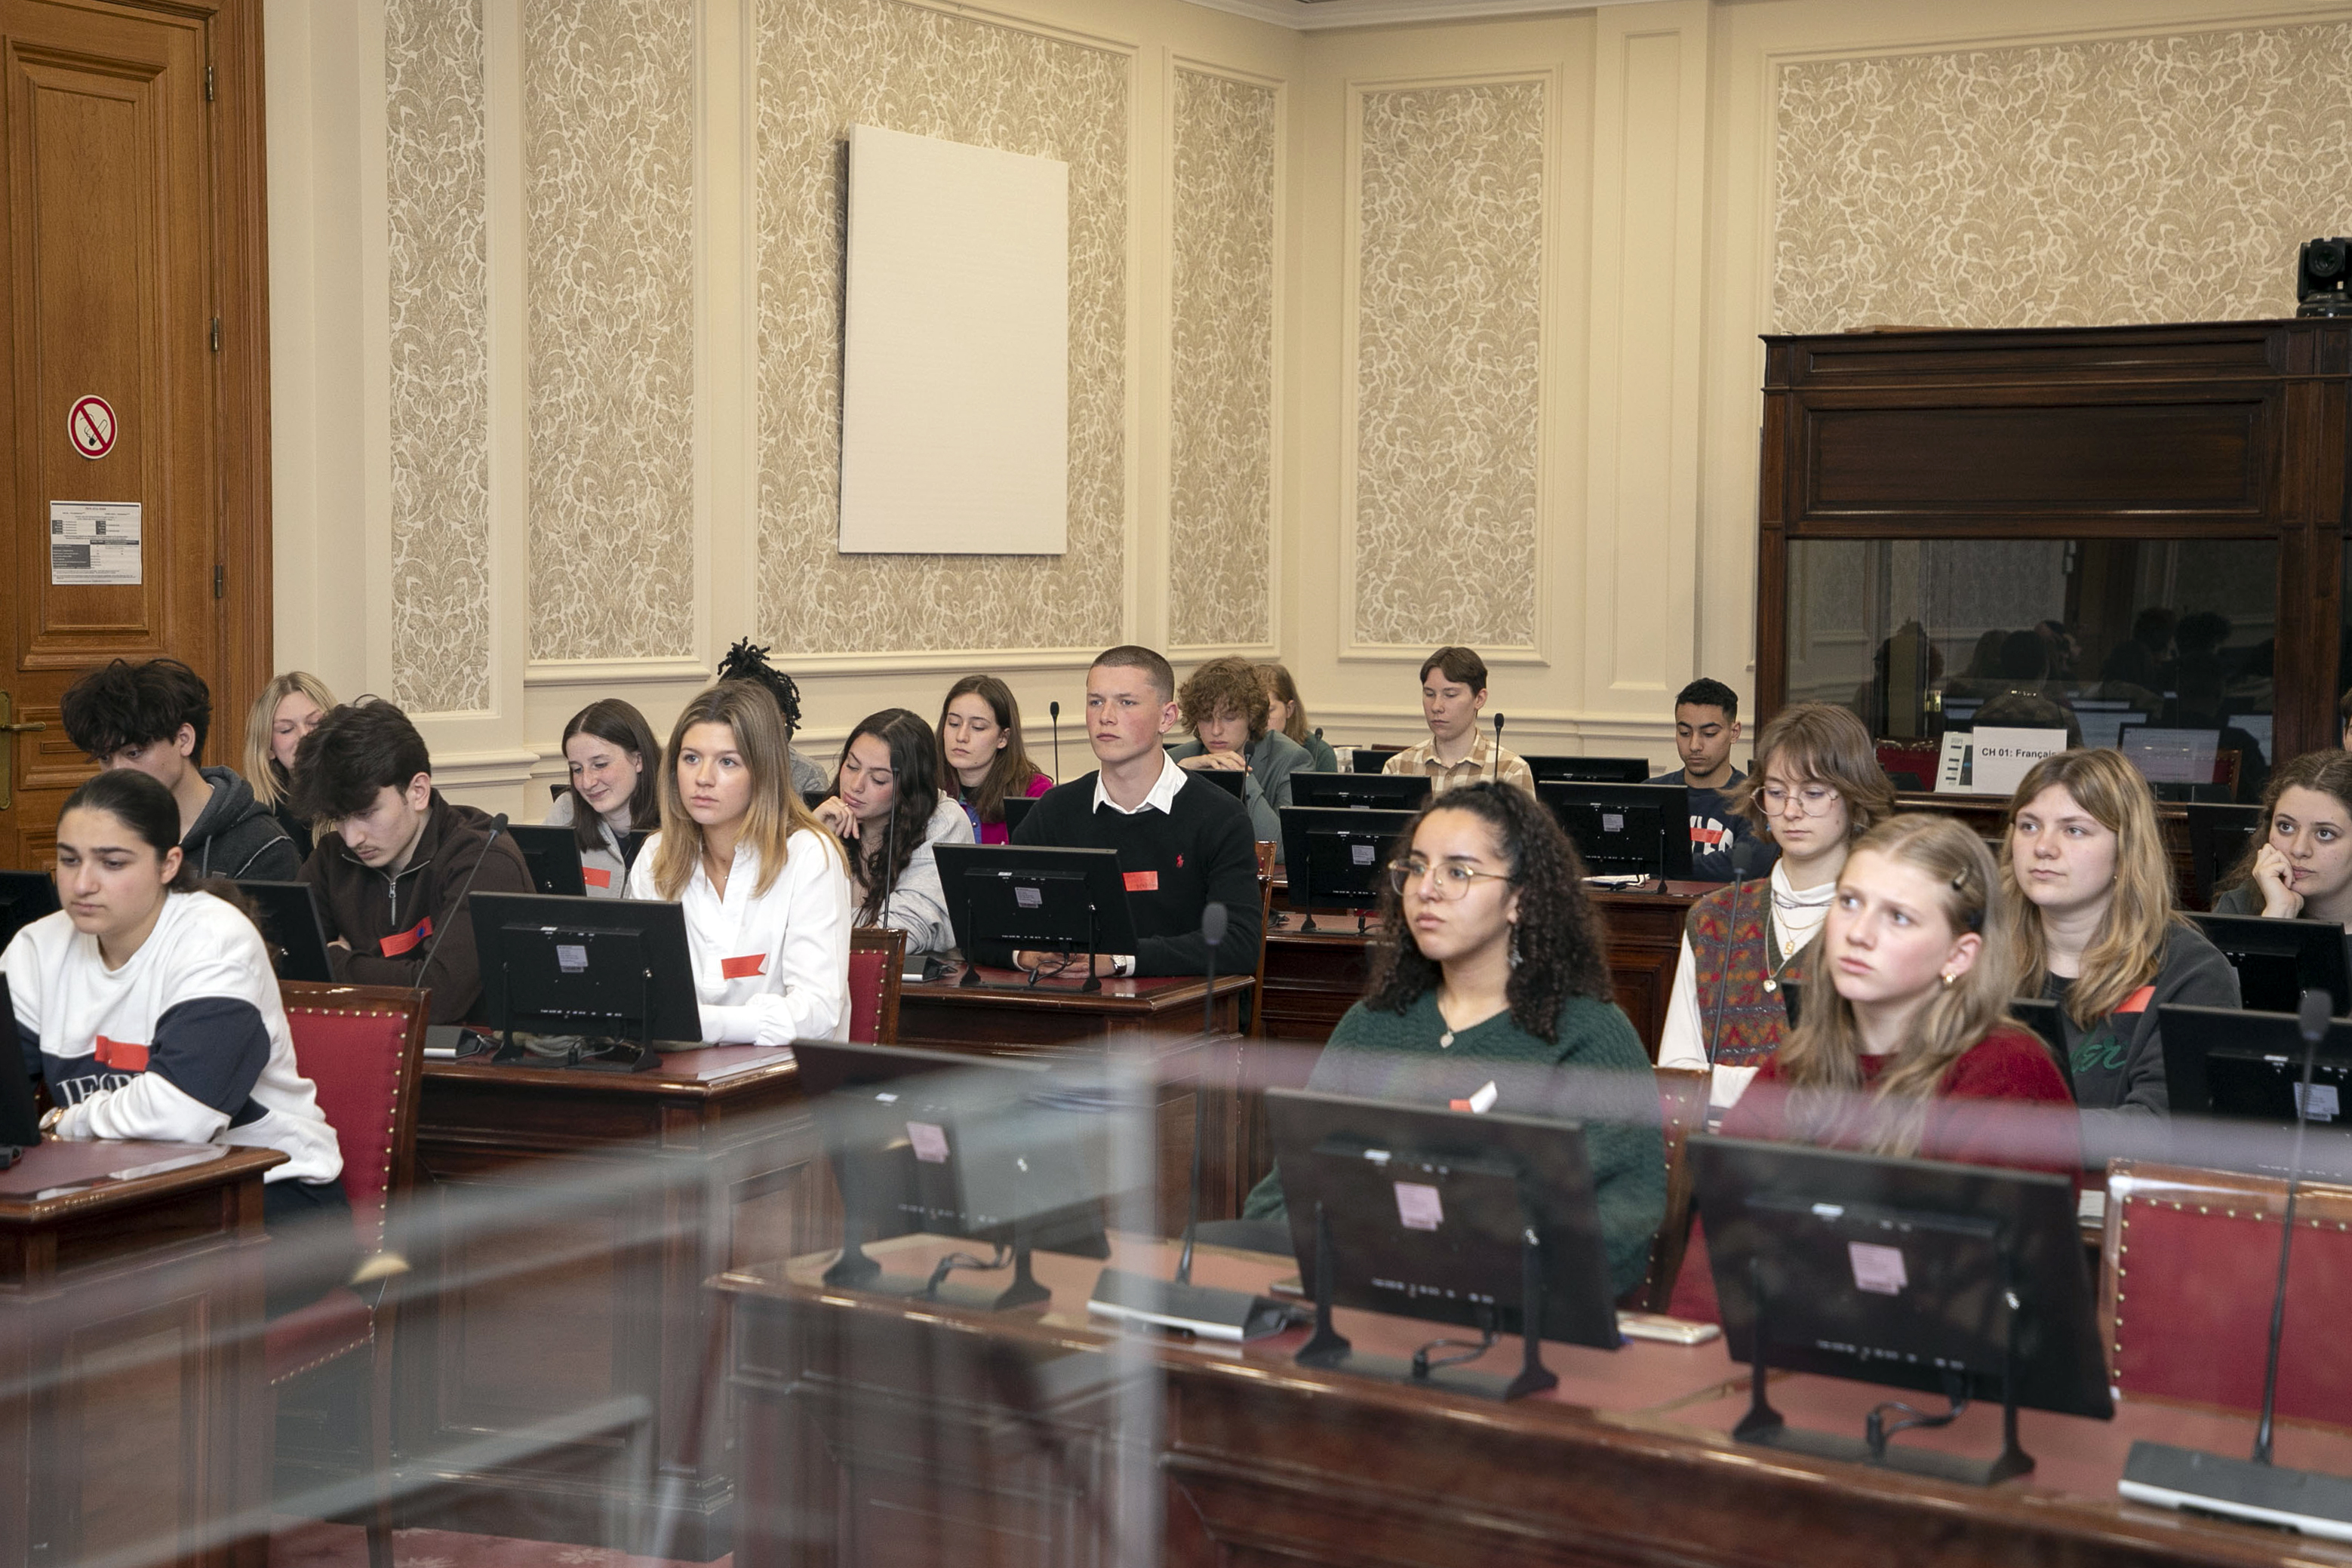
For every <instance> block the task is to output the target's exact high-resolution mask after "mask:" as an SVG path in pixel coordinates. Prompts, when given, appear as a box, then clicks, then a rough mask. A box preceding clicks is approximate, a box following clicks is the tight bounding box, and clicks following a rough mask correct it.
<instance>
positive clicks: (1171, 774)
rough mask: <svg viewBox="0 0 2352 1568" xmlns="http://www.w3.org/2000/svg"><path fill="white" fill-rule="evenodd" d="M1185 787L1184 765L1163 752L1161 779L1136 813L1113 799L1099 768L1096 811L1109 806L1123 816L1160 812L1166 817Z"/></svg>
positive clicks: (1161, 757) (1156, 782) (1096, 782)
mask: <svg viewBox="0 0 2352 1568" xmlns="http://www.w3.org/2000/svg"><path fill="white" fill-rule="evenodd" d="M1183 787H1184V769H1183V766H1182V764H1181V763H1178V762H1177V761H1176V759H1175V758H1173V757H1171V756H1170V755H1169V754H1168V753H1167V752H1164V751H1163V752H1160V777H1159V778H1158V779H1157V780H1156V781H1154V782H1153V784H1152V785H1151V793H1150V795H1145V796H1144V797H1143V802H1142V804H1141V805H1138V806H1137V807H1136V808H1135V810H1134V811H1129V809H1128V808H1127V807H1126V806H1123V805H1119V804H1118V802H1117V801H1115V800H1113V799H1111V797H1110V792H1109V791H1108V790H1107V789H1105V788H1104V787H1103V776H1102V770H1101V769H1100V768H1097V769H1096V770H1095V809H1096V810H1097V811H1100V810H1101V809H1102V808H1103V807H1104V806H1108V807H1110V808H1111V809H1112V810H1113V811H1115V812H1117V813H1118V814H1119V815H1120V816H1135V815H1136V813H1137V812H1142V811H1158V812H1160V814H1161V815H1163V816H1165V815H1166V814H1167V813H1168V812H1170V811H1171V810H1173V809H1174V808H1175V805H1176V792H1177V791H1178V790H1180V789H1182V788H1183Z"/></svg>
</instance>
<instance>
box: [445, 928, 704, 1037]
mask: <svg viewBox="0 0 2352 1568" xmlns="http://www.w3.org/2000/svg"><path fill="white" fill-rule="evenodd" d="M467 905H468V908H469V909H470V910H471V912H472V915H473V921H474V954H475V957H476V959H477V960H478V962H479V963H480V965H481V973H482V1016H483V1018H484V1020H485V1021H486V1022H488V1025H489V1026H490V1027H491V1028H493V1029H496V1030H498V1031H499V1032H500V1033H501V1034H502V1035H503V1036H504V1037H505V1039H504V1041H503V1043H502V1045H501V1046H500V1048H499V1054H498V1057H497V1058H496V1059H497V1060H499V1062H502V1063H508V1062H510V1063H516V1064H520V1065H524V1066H539V1067H551V1066H553V1067H576V1068H591V1069H594V1070H598V1071H605V1072H647V1071H651V1070H652V1069H653V1068H656V1067H658V1066H660V1065H661V1058H660V1056H659V1055H658V1054H657V1052H656V1048H655V1046H656V1042H657V1041H658V1042H663V1043H666V1044H667V1045H668V1046H669V1047H670V1048H671V1049H672V1050H691V1049H694V1048H695V1047H698V1045H700V1044H701V1041H702V1005H701V1002H700V999H699V998H698V997H697V995H696V994H695V989H694V962H693V957H692V954H691V952H689V950H688V947H687V942H686V911H685V910H684V909H683V908H682V907H681V906H679V905H677V904H672V903H663V902H658V901H656V900H650V899H647V900H635V899H560V898H551V897H549V896H548V895H546V894H544V893H489V892H475V893H471V894H468V895H467ZM518 1035H522V1036H525V1037H531V1036H541V1037H562V1038H564V1039H566V1040H570V1039H571V1038H572V1037H581V1038H580V1040H579V1043H577V1044H567V1045H566V1046H565V1047H562V1049H561V1050H560V1051H550V1050H548V1049H547V1048H546V1047H540V1048H537V1049H534V1048H533V1047H532V1045H531V1043H530V1040H528V1039H525V1040H523V1041H520V1042H519V1041H518V1040H517V1039H516V1038H515V1037H516V1036H518Z"/></svg>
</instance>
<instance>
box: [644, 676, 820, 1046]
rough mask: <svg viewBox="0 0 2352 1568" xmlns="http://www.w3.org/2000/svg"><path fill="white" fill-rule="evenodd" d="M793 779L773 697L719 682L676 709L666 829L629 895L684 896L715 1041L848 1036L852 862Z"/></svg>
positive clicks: (707, 1026) (664, 802)
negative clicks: (845, 859) (847, 860)
mask: <svg viewBox="0 0 2352 1568" xmlns="http://www.w3.org/2000/svg"><path fill="white" fill-rule="evenodd" d="M792 776H793V774H792V763H791V757H790V745H789V742H786V741H785V739H784V725H783V718H782V714H781V713H779V712H778V711H777V708H776V704H775V702H774V701H773V700H772V698H771V696H770V694H769V693H768V692H767V691H766V690H765V689H763V688H761V687H760V686H758V685H756V684H754V683H752V682H751V681H748V680H722V681H720V682H719V684H718V685H716V686H714V687H711V688H710V689H709V690H707V691H704V692H703V693H701V694H700V695H699V696H698V697H696V698H695V699H694V700H692V701H691V702H688V704H687V705H686V710H685V711H684V712H682V713H680V714H679V715H678V716H677V728H676V729H674V730H672V731H670V736H669V751H668V752H667V755H666V756H665V757H664V758H663V760H662V776H661V792H662V795H661V806H662V826H661V831H660V832H659V833H656V834H655V835H654V836H653V837H651V838H649V839H647V840H646V847H645V848H643V849H642V850H640V851H638V853H637V863H636V865H635V867H633V868H631V869H630V872H629V897H631V898H633V899H667V900H672V901H674V902H677V903H680V904H683V905H685V906H686V940H687V945H688V949H689V950H690V951H691V953H692V956H693V960H694V988H695V990H696V992H697V993H698V994H699V996H700V998H701V1002H702V1037H703V1038H704V1039H705V1040H708V1041H709V1042H710V1043H712V1044H714V1045H761V1046H781V1045H787V1044H789V1043H791V1042H792V1041H793V1040H794V1039H800V1038H808V1039H835V1040H839V1039H846V1038H847V1037H848V1033H849V872H848V868H847V867H846V866H845V864H844V863H843V860H842V852H841V846H840V845H839V844H838V843H836V842H835V840H834V837H833V835H832V834H830V833H828V832H826V831H825V827H824V824H823V823H821V822H819V821H818V820H817V819H816V817H815V816H814V815H813V814H812V813H811V812H810V811H809V808H808V807H807V806H805V805H802V804H801V797H800V795H798V794H797V793H795V792H794V790H793V787H792V782H791V781H792Z"/></svg>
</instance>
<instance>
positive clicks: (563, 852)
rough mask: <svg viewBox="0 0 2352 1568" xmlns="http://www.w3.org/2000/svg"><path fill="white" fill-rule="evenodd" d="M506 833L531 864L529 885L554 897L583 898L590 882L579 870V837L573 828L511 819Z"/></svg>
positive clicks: (525, 860) (528, 863)
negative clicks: (573, 833)
mask: <svg viewBox="0 0 2352 1568" xmlns="http://www.w3.org/2000/svg"><path fill="white" fill-rule="evenodd" d="M507 834H508V836H509V837H511V838H512V839H513V840H514V842H515V847H516V848H518V849H520V850H521V851H522V858H523V863H524V864H525V865H527V866H529V867H530V885H531V886H532V887H534V888H536V889H539V890H540V891H541V892H542V893H545V894H546V895H547V896H548V897H550V898H553V899H584V898H586V897H587V896H588V883H587V881H586V879H584V878H583V877H582V875H581V873H580V840H579V839H578V838H577V837H573V835H572V829H571V828H570V827H568V826H565V827H551V826H548V825H547V824H545V823H537V824H526V823H520V822H517V823H511V824H509V826H508V827H507Z"/></svg>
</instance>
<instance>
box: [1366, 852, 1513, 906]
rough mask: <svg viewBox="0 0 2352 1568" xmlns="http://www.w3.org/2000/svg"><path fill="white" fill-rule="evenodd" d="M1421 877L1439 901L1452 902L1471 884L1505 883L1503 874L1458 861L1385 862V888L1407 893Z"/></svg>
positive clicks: (1507, 875) (1466, 891)
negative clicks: (1482, 882) (1386, 886)
mask: <svg viewBox="0 0 2352 1568" xmlns="http://www.w3.org/2000/svg"><path fill="white" fill-rule="evenodd" d="M1423 877H1427V878H1428V879H1430V882H1429V885H1430V887H1431V888H1432V889H1434V890H1435V892H1436V894H1437V896H1438V897H1439V898H1441V899H1446V900H1453V899H1459V898H1463V897H1465V896H1466V895H1467V894H1468V893H1469V891H1470V886H1471V884H1472V883H1474V882H1476V881H1479V880H1481V879H1490V880H1493V881H1496V882H1507V881H1509V880H1510V879H1511V875H1510V873H1509V872H1507V871H1481V870H1480V869H1478V868H1477V867H1475V866H1465V865H1464V864H1462V862H1460V861H1459V860H1441V861H1439V862H1438V863H1437V864H1436V865H1434V866H1433V865H1431V864H1430V863H1429V862H1428V861H1426V860H1423V859H1418V858H1416V859H1411V860H1391V861H1390V862H1389V886H1390V887H1391V888H1394V889H1396V890H1397V891H1398V892H1400V893H1402V892H1408V891H1410V890H1411V889H1412V885H1413V884H1414V883H1415V882H1418V881H1420V880H1421V879H1423Z"/></svg>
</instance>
